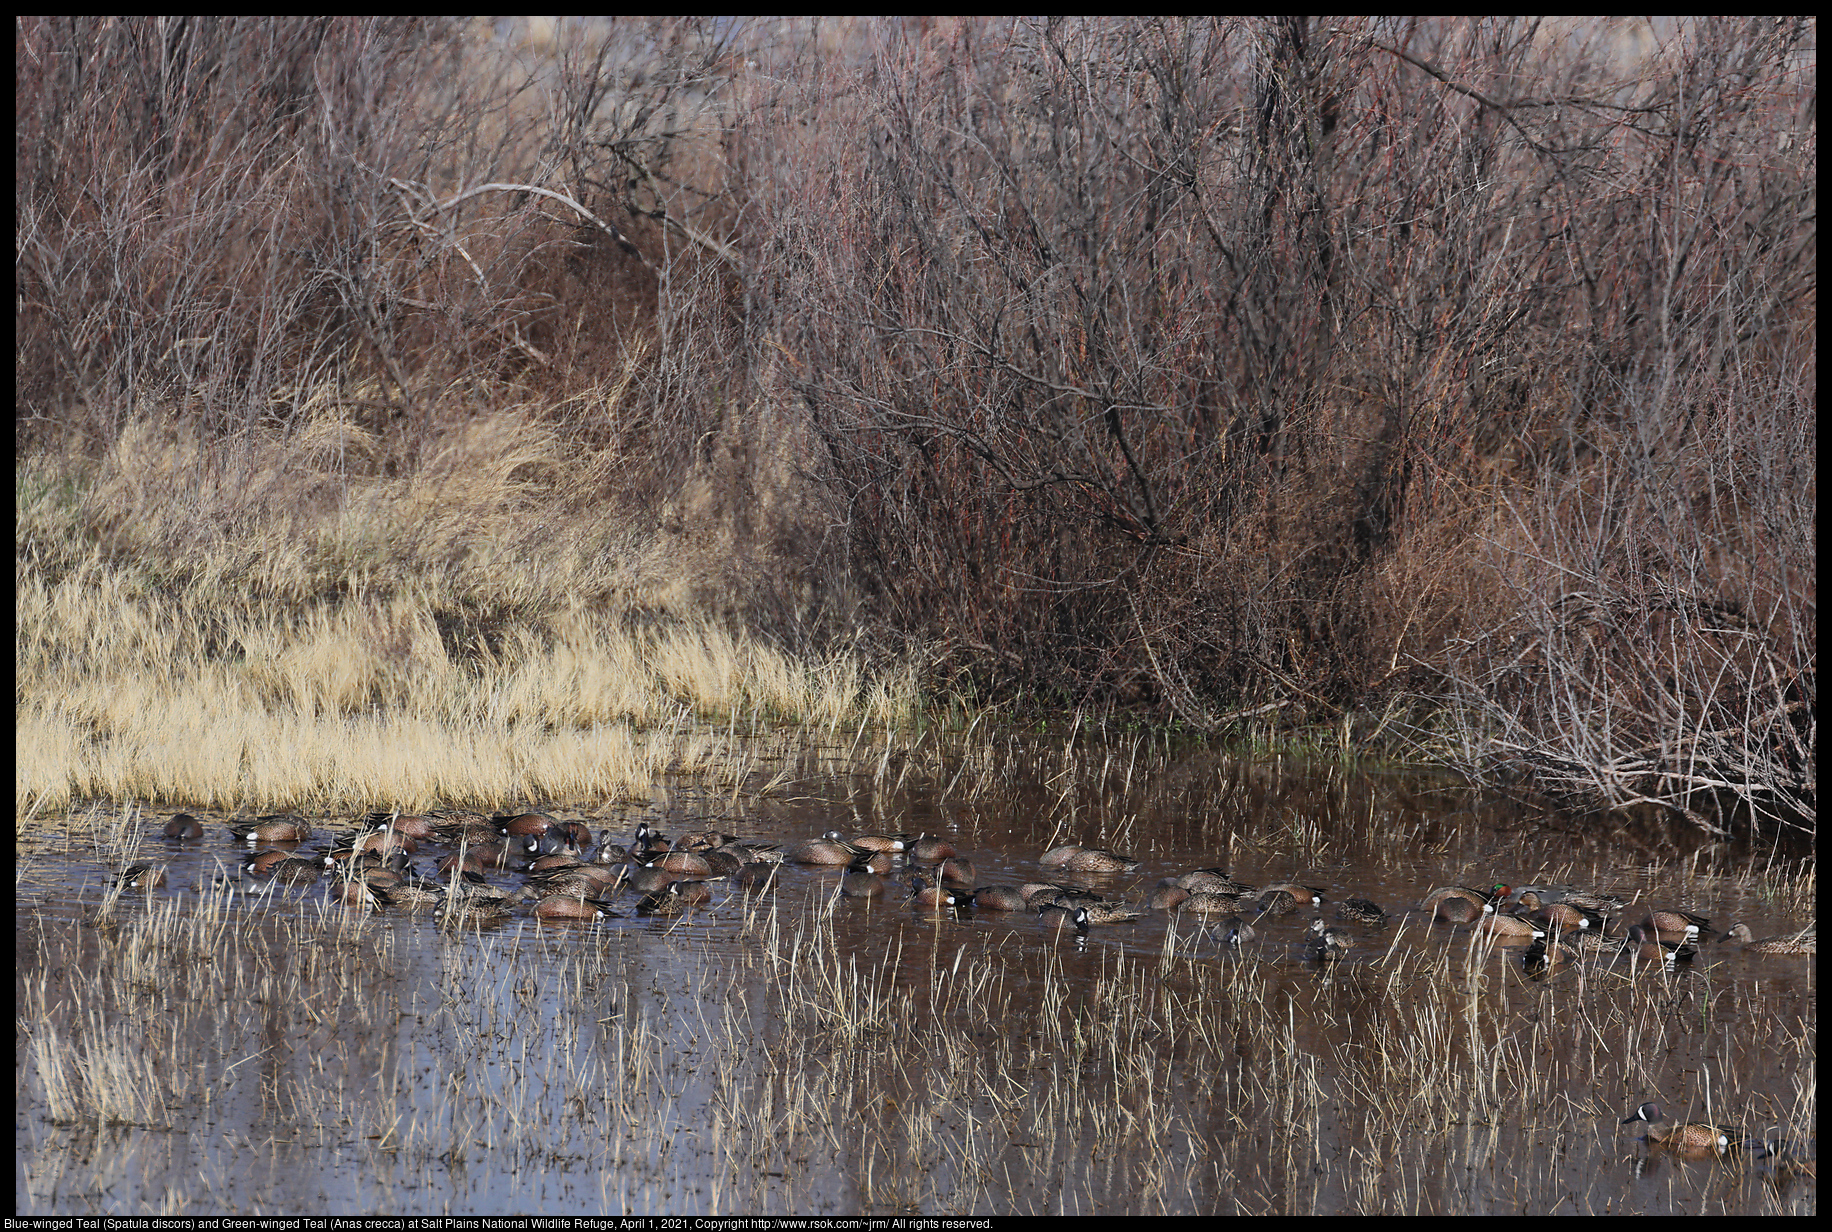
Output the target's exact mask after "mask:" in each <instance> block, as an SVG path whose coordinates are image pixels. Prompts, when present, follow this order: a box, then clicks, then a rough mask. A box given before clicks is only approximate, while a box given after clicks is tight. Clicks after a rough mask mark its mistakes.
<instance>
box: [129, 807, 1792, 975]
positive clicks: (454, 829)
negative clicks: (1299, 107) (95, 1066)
mask: <svg viewBox="0 0 1832 1232" xmlns="http://www.w3.org/2000/svg"><path fill="white" fill-rule="evenodd" d="M357 825H358V829H357V831H356V832H355V833H354V834H351V835H348V836H345V837H344V838H342V839H339V840H336V844H337V845H335V846H333V847H332V848H329V849H326V850H322V851H319V852H316V853H312V854H309V855H298V854H295V852H296V850H297V848H298V846H299V844H301V843H303V842H305V841H306V840H308V839H309V838H311V836H312V827H311V824H310V822H308V821H306V820H305V819H304V818H302V817H298V816H295V815H290V814H287V815H275V816H266V817H260V818H256V819H255V820H253V821H244V822H232V823H229V830H230V833H231V834H233V835H234V837H235V839H236V841H237V842H238V843H241V844H245V845H246V846H248V847H250V848H252V849H253V850H252V852H251V854H250V855H248V856H247V857H246V858H245V859H244V860H242V861H241V864H240V869H241V872H242V873H243V874H244V875H245V876H247V877H249V878H253V879H259V880H270V881H276V882H286V883H293V884H298V883H305V882H314V881H318V880H319V879H321V878H323V877H326V876H330V877H332V878H333V879H334V881H335V883H336V886H337V889H336V895H337V897H338V898H340V899H341V900H342V901H343V902H345V903H348V904H350V905H352V906H362V907H375V908H385V907H402V908H409V909H414V908H438V909H439V910H440V911H441V912H442V913H443V914H444V916H445V917H446V918H448V919H452V920H458V921H469V922H487V921H488V920H489V919H491V918H500V917H506V916H508V915H510V914H511V912H512V909H513V908H514V907H516V906H518V905H522V904H529V905H531V908H530V909H531V911H532V914H533V915H534V916H535V917H536V918H537V919H543V920H593V919H600V918H604V917H606V916H615V915H618V914H621V913H620V912H619V911H618V910H617V909H616V908H615V907H614V906H613V904H612V902H611V901H610V897H611V896H612V895H614V894H617V893H620V892H622V891H624V890H631V891H634V892H635V894H636V895H637V899H636V910H637V911H638V912H639V913H641V914H658V915H673V914H678V913H680V912H681V911H684V910H686V909H687V908H689V907H692V906H695V905H698V904H701V903H706V902H710V901H711V899H712V888H711V886H712V883H715V882H720V881H725V882H728V883H730V884H732V885H736V886H738V887H741V888H742V889H744V890H747V891H749V890H756V889H763V888H767V887H769V886H771V885H772V884H773V883H774V882H775V879H776V876H777V873H778V871H779V870H780V868H781V866H782V865H783V864H784V863H791V864H802V865H813V866H825V867H834V868H844V870H845V872H844V874H843V875H842V876H841V878H840V880H839V884H838V887H837V891H836V892H837V893H838V894H839V895H840V896H842V897H845V898H860V899H874V898H881V897H886V896H889V895H891V894H893V893H894V892H896V891H897V890H898V889H899V888H901V889H904V890H906V891H907V897H908V900H909V901H910V902H911V903H912V904H913V905H915V906H918V907H926V908H932V909H941V908H961V907H972V908H974V909H977V910H981V911H1003V912H1029V913H1032V914H1034V915H1037V916H1039V917H1041V918H1043V919H1044V920H1046V921H1048V922H1050V923H1053V924H1056V925H1057V926H1058V927H1072V928H1074V929H1075V930H1076V931H1077V932H1080V933H1086V932H1088V931H1089V930H1090V929H1091V928H1094V927H1099V926H1105V925H1111V924H1119V923H1125V922H1127V921H1130V920H1135V919H1138V918H1139V917H1141V916H1143V915H1145V914H1146V913H1147V912H1148V911H1171V912H1176V913H1178V914H1179V915H1184V916H1200V917H1205V918H1210V919H1212V921H1213V922H1212V924H1211V926H1210V927H1209V929H1208V932H1209V935H1210V936H1212V937H1213V938H1214V939H1215V940H1217V941H1219V942H1221V943H1222V944H1223V945H1225V946H1239V945H1241V944H1243V943H1246V942H1251V941H1253V940H1255V939H1256V938H1257V936H1258V934H1259V926H1260V925H1262V924H1263V922H1264V921H1265V920H1267V919H1268V918H1276V917H1280V916H1285V915H1289V914H1290V913H1292V912H1294V911H1297V910H1299V909H1300V908H1310V909H1320V908H1321V907H1322V906H1323V891H1321V890H1319V889H1316V888H1314V887H1311V886H1303V885H1298V884H1296V883H1294V882H1283V883H1280V884H1277V885H1269V886H1259V887H1255V886H1250V885H1247V884H1244V883H1242V882H1239V881H1235V880H1233V879H1231V878H1230V877H1229V876H1228V874H1227V872H1226V871H1225V870H1223V869H1219V868H1200V869H1193V870H1191V871H1188V872H1183V873H1179V874H1177V875H1176V876H1172V877H1166V878H1164V879H1163V880H1162V881H1160V882H1159V883H1158V885H1157V886H1156V887H1155V888H1154V889H1153V890H1152V891H1151V892H1150V894H1149V895H1148V896H1147V897H1146V898H1145V899H1144V900H1142V901H1135V900H1123V899H1114V898H1109V897H1107V896H1106V895H1104V894H1102V893H1101V892H1099V891H1097V890H1094V889H1090V888H1088V886H1087V885H1085V884H1080V883H1081V882H1086V881H1088V880H1092V879H1095V878H1099V877H1102V876H1107V875H1111V874H1116V873H1130V872H1135V871H1137V870H1138V868H1139V867H1140V862H1139V861H1137V860H1135V859H1133V858H1132V857H1130V856H1127V855H1122V854H1120V853H1119V852H1115V851H1109V850H1107V849H1106V848H1102V847H1083V846H1080V845H1077V844H1067V845H1063V846H1059V847H1054V848H1051V849H1050V850H1049V851H1046V852H1044V853H1043V854H1042V855H1041V856H1039V857H1038V859H1037V863H1038V866H1039V867H1040V868H1041V869H1042V870H1043V871H1044V874H1045V875H1046V876H1051V877H1061V878H1065V880H1062V881H1042V880H1039V881H1032V882H1026V883H1022V884H1017V885H986V886H982V885H979V884H977V880H978V874H977V870H976V869H975V868H974V865H973V862H972V861H971V860H970V859H967V858H965V857H963V856H962V855H961V854H960V853H959V851H957V850H956V849H955V847H954V845H953V844H952V843H950V842H949V841H948V840H947V839H945V838H940V837H935V836H931V835H926V834H925V835H919V836H915V837H912V836H910V835H907V834H858V835H853V836H851V837H846V836H843V835H841V834H840V832H839V831H837V830H829V831H828V832H827V833H825V834H823V835H821V836H820V837H819V838H811V839H806V840H804V841H802V842H798V843H793V844H790V845H789V846H787V847H784V846H782V845H780V844H776V843H770V842H763V841H760V840H754V839H744V838H740V837H738V836H737V835H732V834H723V833H719V832H716V831H711V830H702V831H695V832H692V833H683V834H679V835H676V836H674V837H672V838H670V837H668V836H666V835H663V834H661V833H659V832H658V831H656V830H654V829H652V828H651V827H650V826H649V824H648V823H647V822H641V823H639V824H638V825H637V826H636V832H635V835H634V837H632V838H631V839H630V840H629V841H628V842H626V843H615V842H612V841H610V839H609V836H608V835H606V836H605V838H604V839H603V841H599V840H598V839H596V838H595V837H594V836H593V834H592V832H591V830H590V828H589V827H588V826H587V825H586V824H585V823H584V822H582V821H560V820H557V819H555V818H554V817H552V816H550V815H548V814H546V813H520V814H516V815H513V816H499V817H485V816H483V815H482V814H477V813H462V812H457V811H450V812H444V813H438V814H403V813H370V814H369V815H367V816H366V817H363V818H361V819H360V820H359V821H358V823H357ZM203 833H204V827H203V823H202V822H201V821H199V820H198V819H197V818H196V817H194V816H192V815H191V814H189V813H178V814H176V815H174V816H173V817H172V819H171V820H170V821H168V822H167V823H166V825H165V826H164V828H163V830H162V831H161V834H162V836H163V837H164V838H167V839H172V840H176V841H179V842H186V841H192V840H195V839H198V838H201V837H202V836H203ZM421 843H433V844H440V845H443V846H445V847H447V848H451V849H452V850H451V852H450V853H449V854H448V855H446V856H445V857H444V858H443V859H441V860H440V861H439V862H438V864H437V867H436V871H437V875H438V879H437V880H428V879H425V878H422V877H420V876H418V875H417V874H416V873H415V871H414V868H413V866H412V863H411V860H412V857H413V856H414V855H415V854H416V853H417V852H418V850H419V845H420V844H421ZM511 868H516V869H520V870H521V871H523V872H524V873H525V875H526V880H525V882H524V884H523V886H522V888H521V890H520V892H519V894H511V893H510V892H509V891H506V890H503V889H501V888H499V887H497V886H495V885H493V884H491V883H490V881H489V880H488V879H487V877H486V874H490V873H497V872H502V871H505V870H508V869H511ZM900 869H901V870H902V875H901V879H899V878H898V876H897V874H898V870H900ZM165 878H166V872H165V870H164V868H162V867H160V866H158V865H151V864H137V865H134V866H133V867H131V868H129V869H127V870H126V871H125V872H123V873H122V874H121V875H120V876H119V878H117V884H118V885H119V886H120V887H122V888H124V889H144V888H149V887H153V886H159V885H163V884H165ZM1418 910H1420V911H1421V912H1424V913H1427V914H1428V915H1429V916H1430V918H1432V919H1434V920H1439V921H1443V922H1445V923H1450V924H1468V925H1472V926H1473V927H1474V928H1475V929H1476V930H1477V931H1478V932H1482V933H1486V934H1490V935H1493V936H1496V937H1499V938H1508V939H1516V940H1519V941H1521V942H1524V943H1526V948H1525V950H1524V951H1523V953H1522V955H1521V960H1522V963H1523V965H1524V966H1525V968H1526V969H1527V970H1528V971H1529V972H1533V973H1543V972H1545V971H1549V970H1552V969H1554V968H1557V967H1561V966H1564V965H1566V964H1569V963H1572V962H1575V961H1577V960H1578V958H1579V957H1580V955H1581V954H1582V953H1584V952H1587V951H1588V952H1594V953H1598V954H1607V955H1612V956H1622V955H1626V956H1627V957H1628V958H1630V959H1632V960H1635V961H1638V962H1654V963H1658V964H1660V965H1661V966H1663V967H1676V966H1680V965H1683V964H1685V963H1688V962H1690V961H1692V959H1694V958H1695V957H1696V956H1697V954H1698V952H1699V946H1700V944H1701V943H1704V942H1709V941H1711V940H1713V939H1719V940H1720V941H1721V942H1723V943H1727V944H1737V945H1740V946H1741V947H1742V948H1743V949H1745V950H1748V951H1750V952H1752V953H1758V954H1801V955H1810V954H1813V953H1815V944H1816V926H1814V925H1809V926H1808V927H1807V928H1805V929H1803V930H1801V931H1800V932H1797V933H1793V934H1790V935H1788V936H1783V937H1770V938H1764V939H1761V940H1758V939H1756V937H1755V936H1754V935H1753V934H1752V932H1751V931H1750V929H1749V926H1748V925H1746V924H1733V925H1732V926H1731V927H1730V928H1729V929H1727V930H1725V931H1724V933H1722V934H1721V936H1720V934H1719V933H1717V932H1716V931H1714V930H1713V929H1712V927H1711V921H1710V920H1709V919H1707V918H1705V917H1704V916H1701V915H1697V914H1695V913H1693V912H1690V911H1680V910H1676V909H1671V908H1647V907H1640V908H1636V907H1634V906H1632V904H1630V903H1629V902H1627V901H1625V900H1624V899H1622V898H1620V897H1618V896H1616V895H1613V894H1604V893H1598V892H1594V891H1587V890H1581V889H1577V888H1575V887H1572V886H1549V885H1535V886H1518V887H1515V886H1508V885H1501V884H1497V885H1492V886H1490V887H1489V888H1487V889H1472V888H1471V887H1468V886H1446V887H1443V888H1440V889H1435V890H1433V891H1431V893H1429V894H1427V895H1426V896H1425V897H1424V898H1423V899H1422V900H1421V901H1420V902H1419V904H1418ZM1334 915H1335V920H1336V922H1337V923H1338V924H1354V925H1359V926H1362V927H1364V928H1382V927H1385V926H1386V925H1387V923H1388V915H1387V913H1386V912H1385V911H1384V910H1382V909H1381V908H1380V907H1379V906H1378V905H1377V904H1375V903H1373V902H1370V901H1369V900H1367V899H1365V898H1349V899H1346V900H1344V901H1343V902H1342V903H1340V904H1338V905H1337V906H1336V909H1335V912H1334ZM1354 945H1355V942H1354V941H1353V940H1352V939H1351V938H1350V937H1348V936H1346V935H1345V934H1344V933H1343V932H1342V931H1340V930H1339V929H1337V928H1335V927H1332V926H1331V925H1330V924H1329V923H1328V922H1326V921H1325V920H1324V918H1323V916H1322V915H1321V914H1320V913H1319V914H1318V915H1317V916H1315V917H1314V918H1313V919H1312V920H1311V921H1310V924H1309V928H1308V931H1307V933H1306V934H1305V942H1304V952H1305V955H1306V956H1307V957H1309V958H1312V959H1315V960H1318V961H1323V962H1328V961H1334V960H1337V959H1340V958H1342V957H1344V956H1345V955H1347V953H1348V952H1349V951H1350V950H1351V949H1352V948H1353V947H1354Z"/></svg>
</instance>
